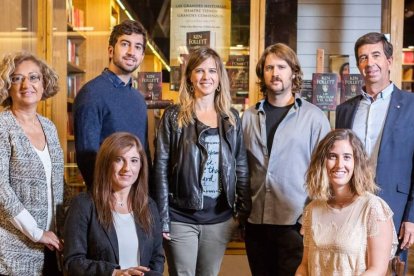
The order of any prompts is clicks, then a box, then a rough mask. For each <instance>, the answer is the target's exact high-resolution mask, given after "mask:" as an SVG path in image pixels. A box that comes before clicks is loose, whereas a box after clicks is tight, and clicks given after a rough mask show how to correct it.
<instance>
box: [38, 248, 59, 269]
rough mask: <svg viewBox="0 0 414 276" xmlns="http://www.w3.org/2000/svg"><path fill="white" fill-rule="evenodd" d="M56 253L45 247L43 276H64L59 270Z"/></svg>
mask: <svg viewBox="0 0 414 276" xmlns="http://www.w3.org/2000/svg"><path fill="white" fill-rule="evenodd" d="M56 253H57V252H56V251H51V250H49V248H47V247H45V263H44V265H43V271H42V274H43V276H55V275H56V276H61V275H63V273H62V271H60V270H59V265H58V261H59V260H58V258H57V256H56Z"/></svg>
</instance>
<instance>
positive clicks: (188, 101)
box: [178, 47, 236, 127]
mask: <svg viewBox="0 0 414 276" xmlns="http://www.w3.org/2000/svg"><path fill="white" fill-rule="evenodd" d="M208 58H212V59H214V61H215V63H216V67H217V74H218V77H219V86H218V88H217V90H216V93H215V96H214V107H215V109H216V111H217V112H218V113H221V114H225V115H226V116H228V117H229V121H230V123H231V124H232V125H236V119H235V116H234V114H233V113H232V112H231V110H230V109H231V96H230V82H229V78H228V76H227V71H226V69H225V68H224V65H223V61H222V60H221V58H220V56H219V55H218V53H217V52H216V51H214V50H213V49H211V48H208V47H201V48H199V49H197V50H194V51H193V52H192V53H191V54H190V57H189V59H188V63H187V67H186V68H185V72H184V74H183V77H182V79H181V86H180V92H179V104H180V113H179V114H178V125H179V126H180V127H182V126H187V125H189V124H192V123H194V117H193V116H194V112H195V97H194V93H193V92H191V87H192V83H191V81H190V79H191V73H192V72H193V70H194V69H195V68H196V67H197V66H199V65H200V64H201V63H203V62H204V61H205V60H207V59H208Z"/></svg>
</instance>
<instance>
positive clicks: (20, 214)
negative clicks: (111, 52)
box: [0, 53, 64, 275]
mask: <svg viewBox="0 0 414 276" xmlns="http://www.w3.org/2000/svg"><path fill="white" fill-rule="evenodd" d="M57 92H58V77H57V75H56V73H55V72H54V71H53V70H52V69H51V68H50V67H49V66H48V65H47V64H46V63H45V62H43V61H42V60H40V59H38V58H37V57H35V56H34V55H32V54H30V53H18V54H14V55H7V56H5V57H4V59H3V60H2V61H1V64H0V103H1V105H2V106H3V107H5V109H4V110H3V111H2V112H1V113H0V175H1V177H0V274H4V275H41V274H45V275H59V272H58V265H57V261H56V254H55V252H53V251H55V250H58V251H60V250H62V249H63V244H62V242H61V241H60V239H59V235H58V232H57V231H58V226H59V221H60V220H59V219H58V218H61V216H59V214H61V213H62V212H61V211H62V202H63V188H64V184H63V168H64V165H63V152H62V148H61V146H60V143H59V138H58V135H57V131H56V128H55V126H54V124H53V123H52V122H51V121H50V120H48V119H47V118H45V117H43V116H41V115H39V114H38V113H37V112H36V109H37V106H38V103H39V102H40V101H41V100H45V99H47V98H49V97H52V96H53V95H55V94H56V93H57Z"/></svg>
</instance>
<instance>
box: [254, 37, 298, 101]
mask: <svg viewBox="0 0 414 276" xmlns="http://www.w3.org/2000/svg"><path fill="white" fill-rule="evenodd" d="M270 54H274V55H276V56H277V57H278V58H281V59H283V60H284V61H286V62H287V64H288V65H289V67H290V68H291V69H292V72H293V74H294V75H295V78H294V79H293V81H292V92H293V93H299V92H300V89H301V88H302V82H303V81H302V76H303V72H302V69H301V67H300V63H299V59H298V57H297V55H296V53H295V51H293V50H292V48H290V47H289V46H287V45H286V44H283V43H276V44H273V45H270V46H269V47H267V48H266V49H265V50H264V52H263V54H262V56H261V57H260V59H259V61H258V62H257V65H256V75H257V77H258V78H259V81H258V85H259V86H260V91H261V92H262V93H263V95H264V96H265V97H266V84H265V81H264V65H265V62H266V57H267V56H268V55H270Z"/></svg>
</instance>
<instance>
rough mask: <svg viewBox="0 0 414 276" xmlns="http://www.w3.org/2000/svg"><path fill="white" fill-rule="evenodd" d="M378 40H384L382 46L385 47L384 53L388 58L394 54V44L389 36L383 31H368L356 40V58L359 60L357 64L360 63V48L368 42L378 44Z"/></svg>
mask: <svg viewBox="0 0 414 276" xmlns="http://www.w3.org/2000/svg"><path fill="white" fill-rule="evenodd" d="M378 42H382V46H383V48H384V54H385V56H386V57H387V59H389V58H391V57H392V54H393V46H392V44H391V42H389V41H388V39H387V37H386V36H385V35H384V34H382V33H376V32H372V33H367V34H364V35H363V36H361V37H360V38H358V40H357V41H356V42H355V48H354V51H355V59H356V62H357V65H358V64H359V60H358V49H359V48H360V47H362V46H363V45H366V44H377V43H378Z"/></svg>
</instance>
